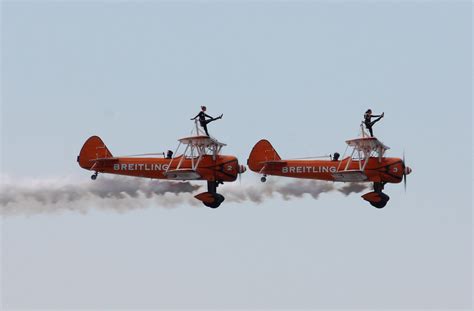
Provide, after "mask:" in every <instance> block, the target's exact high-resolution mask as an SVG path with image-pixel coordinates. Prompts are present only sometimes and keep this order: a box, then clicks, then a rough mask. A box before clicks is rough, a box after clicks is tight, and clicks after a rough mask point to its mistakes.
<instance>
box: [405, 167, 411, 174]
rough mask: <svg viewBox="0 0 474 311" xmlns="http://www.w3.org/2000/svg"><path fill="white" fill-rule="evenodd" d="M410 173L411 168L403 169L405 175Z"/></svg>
mask: <svg viewBox="0 0 474 311" xmlns="http://www.w3.org/2000/svg"><path fill="white" fill-rule="evenodd" d="M410 173H411V168H409V167H408V166H406V167H405V175H410Z"/></svg>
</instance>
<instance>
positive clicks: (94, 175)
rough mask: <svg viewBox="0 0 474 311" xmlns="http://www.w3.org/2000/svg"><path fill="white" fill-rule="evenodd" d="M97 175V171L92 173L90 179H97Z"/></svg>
mask: <svg viewBox="0 0 474 311" xmlns="http://www.w3.org/2000/svg"><path fill="white" fill-rule="evenodd" d="M97 175H99V173H97V172H95V173H94V174H92V176H91V179H92V180H96V179H97Z"/></svg>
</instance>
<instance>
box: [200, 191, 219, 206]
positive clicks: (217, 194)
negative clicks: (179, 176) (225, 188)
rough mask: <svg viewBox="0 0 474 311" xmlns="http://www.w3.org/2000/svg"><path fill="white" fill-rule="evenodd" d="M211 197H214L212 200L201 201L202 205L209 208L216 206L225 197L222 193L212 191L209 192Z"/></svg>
mask: <svg viewBox="0 0 474 311" xmlns="http://www.w3.org/2000/svg"><path fill="white" fill-rule="evenodd" d="M211 195H212V197H213V198H214V201H213V202H204V201H203V202H202V203H203V204H204V205H206V206H207V207H210V208H218V207H219V206H220V205H221V203H222V202H224V200H225V198H224V196H223V195H222V194H219V193H213V194H211Z"/></svg>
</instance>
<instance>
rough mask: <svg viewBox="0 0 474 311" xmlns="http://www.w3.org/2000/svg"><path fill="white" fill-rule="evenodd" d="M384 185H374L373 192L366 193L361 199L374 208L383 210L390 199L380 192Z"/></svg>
mask: <svg viewBox="0 0 474 311" xmlns="http://www.w3.org/2000/svg"><path fill="white" fill-rule="evenodd" d="M384 185H385V183H374V191H373V192H369V193H366V194H364V195H363V196H362V198H363V199H364V200H366V201H368V202H369V203H370V205H372V206H373V207H375V208H384V207H385V205H387V202H388V201H389V200H390V197H389V196H388V195H386V194H385V193H383V192H382V190H383V188H384Z"/></svg>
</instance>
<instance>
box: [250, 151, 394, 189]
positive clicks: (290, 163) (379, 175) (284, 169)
mask: <svg viewBox="0 0 474 311" xmlns="http://www.w3.org/2000/svg"><path fill="white" fill-rule="evenodd" d="M349 159H350V158H349V157H347V158H345V159H343V160H341V161H332V160H279V161H266V163H265V164H263V163H262V164H259V163H255V162H251V161H249V163H248V164H249V168H250V169H251V170H252V171H254V172H258V173H261V174H265V175H276V176H283V177H293V178H304V179H319V180H327V181H344V180H339V179H338V177H337V173H338V172H339V171H340V170H341V168H346V165H347V163H348V162H350V163H349V166H348V167H347V171H349V172H350V171H354V172H355V171H358V170H359V169H360V167H359V163H358V162H354V161H349ZM363 172H364V173H365V175H366V176H367V178H366V179H364V180H363V181H368V182H369V181H370V182H385V183H399V182H401V181H402V179H403V162H402V159H399V158H382V159H381V160H380V161H379V158H378V157H370V158H369V160H368V163H367V165H366V167H365V168H364V170H363Z"/></svg>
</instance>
